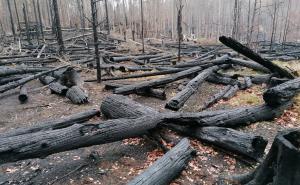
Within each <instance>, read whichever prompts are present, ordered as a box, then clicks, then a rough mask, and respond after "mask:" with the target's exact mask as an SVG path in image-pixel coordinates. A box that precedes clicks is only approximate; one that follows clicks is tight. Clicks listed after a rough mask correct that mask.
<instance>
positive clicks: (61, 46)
mask: <svg viewBox="0 0 300 185" xmlns="http://www.w3.org/2000/svg"><path fill="white" fill-rule="evenodd" d="M52 3H53V4H52V5H53V12H54V20H55V21H54V22H55V25H56V38H57V43H58V45H59V49H58V51H59V53H60V54H62V52H63V51H64V48H65V47H64V41H63V37H62V31H61V25H60V18H59V12H58V5H57V0H52Z"/></svg>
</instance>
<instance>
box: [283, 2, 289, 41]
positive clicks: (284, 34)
mask: <svg viewBox="0 0 300 185" xmlns="http://www.w3.org/2000/svg"><path fill="white" fill-rule="evenodd" d="M290 9H291V0H289V2H288V8H287V13H286V17H285V24H284V31H283V39H282V43H283V44H284V43H285V42H286V40H287V34H288V31H289V26H290Z"/></svg>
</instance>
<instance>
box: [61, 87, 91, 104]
mask: <svg viewBox="0 0 300 185" xmlns="http://www.w3.org/2000/svg"><path fill="white" fill-rule="evenodd" d="M66 97H67V98H69V99H70V100H71V101H72V102H73V103H74V104H84V103H88V95H87V94H86V93H85V92H84V91H83V90H82V89H81V88H80V87H78V86H73V87H71V88H70V89H69V90H68V92H67V94H66Z"/></svg>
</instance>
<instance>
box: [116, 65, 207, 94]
mask: <svg viewBox="0 0 300 185" xmlns="http://www.w3.org/2000/svg"><path fill="white" fill-rule="evenodd" d="M201 70H202V68H201V67H194V68H191V69H188V70H185V71H181V72H179V73H176V74H174V75H171V76H168V77H163V78H159V79H154V80H150V81H146V82H140V83H137V84H133V85H126V86H124V87H119V88H117V89H115V91H114V93H115V94H132V93H134V92H136V91H137V90H139V89H145V88H151V87H157V86H160V85H165V84H168V83H171V82H174V81H178V80H180V79H183V78H186V77H188V76H190V75H192V74H194V73H197V72H199V71H201Z"/></svg>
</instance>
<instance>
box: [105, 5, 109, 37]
mask: <svg viewBox="0 0 300 185" xmlns="http://www.w3.org/2000/svg"><path fill="white" fill-rule="evenodd" d="M105 15H106V29H107V34H108V35H110V26H109V15H108V5H107V0H105Z"/></svg>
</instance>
